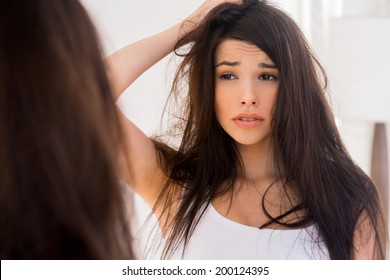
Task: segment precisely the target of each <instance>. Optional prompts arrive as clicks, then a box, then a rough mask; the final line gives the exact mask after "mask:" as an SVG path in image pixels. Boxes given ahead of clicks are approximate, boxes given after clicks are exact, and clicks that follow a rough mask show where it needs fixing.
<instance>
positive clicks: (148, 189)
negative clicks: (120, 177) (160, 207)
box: [119, 110, 167, 207]
mask: <svg viewBox="0 0 390 280" xmlns="http://www.w3.org/2000/svg"><path fill="white" fill-rule="evenodd" d="M119 115H120V121H121V126H122V129H123V130H124V134H125V141H126V148H127V149H126V152H127V155H125V156H126V164H125V166H124V168H125V170H123V172H124V173H125V176H124V177H125V180H126V183H127V184H128V185H129V186H130V187H131V188H132V189H133V190H134V191H135V192H137V193H138V194H139V195H140V196H141V197H142V198H143V199H144V200H145V201H146V202H147V203H148V204H149V205H150V206H151V207H153V206H154V204H155V202H156V201H157V198H158V196H159V195H160V192H161V190H162V188H163V186H164V184H165V181H166V179H167V178H166V175H165V173H164V172H163V170H162V168H161V165H160V161H159V156H158V151H157V149H156V147H155V145H154V144H153V142H152V141H151V140H150V139H149V137H147V135H145V133H143V132H142V131H141V130H140V129H139V128H138V127H137V126H136V125H135V124H134V123H132V122H131V121H130V120H128V119H127V118H126V116H125V115H124V114H123V113H122V112H121V111H120V110H119Z"/></svg>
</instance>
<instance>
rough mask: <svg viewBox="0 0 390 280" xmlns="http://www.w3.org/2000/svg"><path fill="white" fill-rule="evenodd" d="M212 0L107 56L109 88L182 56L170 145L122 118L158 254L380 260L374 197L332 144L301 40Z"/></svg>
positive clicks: (284, 19)
mask: <svg viewBox="0 0 390 280" xmlns="http://www.w3.org/2000/svg"><path fill="white" fill-rule="evenodd" d="M224 2H225V3H223V4H221V5H218V4H220V1H213V0H209V1H205V3H204V4H203V5H202V6H201V8H199V9H198V10H197V11H196V12H195V13H194V14H193V15H192V16H190V17H189V19H187V20H186V21H184V23H183V25H177V26H174V27H172V28H170V29H168V30H167V31H164V32H162V33H160V34H157V35H155V36H152V37H150V38H147V39H145V40H143V41H140V42H137V43H135V44H133V45H130V46H128V47H126V48H124V49H122V50H120V51H118V52H117V53H115V54H113V55H112V56H111V57H110V58H109V60H108V61H109V65H110V71H111V77H112V79H113V81H114V85H115V88H116V92H117V93H119V92H121V91H122V90H124V89H125V88H126V87H127V86H128V85H129V84H131V82H132V81H134V80H135V79H136V78H137V77H138V76H139V75H140V74H141V73H142V72H143V71H145V70H146V69H147V68H148V67H150V66H151V65H153V64H154V63H155V62H157V61H158V60H159V59H161V58H162V57H164V56H165V55H166V54H168V53H169V52H171V51H172V50H176V53H177V54H179V55H181V56H183V62H182V63H181V65H180V67H179V69H178V72H177V74H176V76H175V81H174V85H173V92H174V93H176V94H178V95H180V97H181V99H179V100H182V99H183V98H184V100H185V101H184V105H185V110H184V113H183V116H181V118H180V119H181V120H183V122H182V123H181V124H182V125H183V126H182V127H183V131H182V135H183V136H182V139H181V144H180V146H179V148H178V149H174V148H172V147H169V146H168V145H167V144H165V143H164V142H162V141H160V140H157V139H154V140H152V139H149V138H148V137H146V136H145V135H144V134H143V133H142V132H141V131H140V130H138V129H137V128H136V127H135V126H134V124H132V123H131V122H128V123H127V124H126V130H127V131H129V133H131V135H132V139H131V142H130V143H129V150H130V166H131V169H130V170H131V171H130V178H131V180H130V181H129V185H130V186H132V187H133V189H134V190H135V191H137V192H138V193H139V194H140V195H141V196H142V197H143V198H144V199H145V200H146V201H147V202H148V203H149V204H150V205H151V206H152V207H153V211H154V213H155V214H156V216H157V217H158V220H159V227H160V229H161V231H162V234H163V236H164V238H165V245H164V246H165V247H164V250H163V253H162V257H165V258H170V257H171V258H175V257H182V258H195V259H202V258H207V259H212V258H217V259H223V258H231V259H239V258H243V259H250V258H265V259H272V258H275V259H289V258H292V259H301V258H302V259H328V258H330V259H374V258H384V257H385V249H384V248H385V246H386V244H385V239H384V238H383V234H385V222H384V219H383V216H382V214H381V206H380V199H379V197H378V193H377V191H376V189H375V186H374V185H373V183H372V181H371V180H370V179H369V177H368V176H367V175H366V174H364V172H363V171H362V170H361V169H360V168H359V167H358V166H356V165H355V164H354V163H353V161H352V160H351V158H350V156H349V155H348V153H347V151H346V149H345V147H344V146H343V143H342V141H341V139H340V136H339V133H338V131H337V128H336V125H335V123H334V120H333V116H332V113H331V110H330V107H329V105H328V103H327V101H326V98H325V89H324V86H322V83H323V82H324V83H326V78H325V74H324V73H323V71H322V68H321V67H320V65H319V64H318V63H317V61H316V60H315V58H314V57H313V55H312V54H311V52H310V49H309V47H308V46H307V44H306V42H305V39H304V36H303V35H302V34H301V32H300V30H299V28H298V27H297V26H296V24H295V23H294V22H293V21H292V20H291V19H290V18H289V17H288V16H287V15H286V14H285V13H283V12H281V11H280V10H278V9H277V8H274V7H272V6H271V5H269V4H267V3H266V2H265V1H255V0H247V1H245V0H244V1H242V2H243V3H241V1H224ZM212 7H215V9H212V10H211V11H210V12H209V13H207V12H208V11H209V10H210V8H212ZM203 16H205V18H203ZM187 43H191V44H190V45H189V47H188V48H181V47H183V46H184V45H186V44H187ZM321 77H322V78H321ZM183 82H184V83H187V82H188V86H186V84H184V85H183ZM182 89H187V91H185V92H184V94H183V92H181V91H182ZM183 96H184V97H183ZM179 127H180V126H179Z"/></svg>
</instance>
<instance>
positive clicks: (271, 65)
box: [215, 60, 277, 69]
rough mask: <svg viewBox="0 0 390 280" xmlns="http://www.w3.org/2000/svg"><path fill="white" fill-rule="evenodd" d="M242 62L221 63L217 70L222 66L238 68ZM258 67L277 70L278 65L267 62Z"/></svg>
mask: <svg viewBox="0 0 390 280" xmlns="http://www.w3.org/2000/svg"><path fill="white" fill-rule="evenodd" d="M240 64H241V62H238V61H234V62H230V61H225V60H224V61H221V62H219V63H218V64H217V65H215V68H217V67H219V66H222V65H227V66H237V65H240ZM258 66H259V67H260V68H272V69H277V67H276V65H274V64H268V63H265V62H260V63H259V64H258Z"/></svg>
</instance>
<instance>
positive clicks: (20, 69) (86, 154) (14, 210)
mask: <svg viewBox="0 0 390 280" xmlns="http://www.w3.org/2000/svg"><path fill="white" fill-rule="evenodd" d="M0 21H1V27H0V29H1V30H0V41H1V44H0V61H1V63H0V149H1V151H0V165H1V166H0V227H1V231H0V232H1V233H0V257H1V259H128V258H133V253H132V248H131V245H130V233H129V228H128V221H127V217H126V214H125V213H126V212H125V210H126V209H125V207H124V203H123V201H122V199H123V198H122V195H123V187H122V186H121V183H120V182H119V181H118V178H119V177H120V176H125V174H124V173H122V172H120V171H119V170H120V168H121V167H122V166H124V164H125V162H126V161H125V160H126V158H125V157H124V156H123V154H126V150H125V144H124V143H125V141H124V135H123V133H122V130H121V125H120V122H119V116H118V112H117V109H116V105H115V102H114V99H113V97H112V93H111V89H110V85H109V82H108V78H107V75H106V68H105V65H104V63H103V59H102V54H101V51H100V47H99V41H98V39H97V36H96V32H95V29H94V26H93V25H92V23H91V20H90V18H89V17H88V14H87V13H86V11H85V9H84V8H83V7H82V5H81V4H80V3H79V1H77V0H57V1H45V0H35V1H32V0H27V1H22V0H16V1H7V2H6V3H4V4H3V5H2V7H1V9H0Z"/></svg>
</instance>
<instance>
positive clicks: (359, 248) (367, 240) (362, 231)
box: [352, 212, 378, 260]
mask: <svg viewBox="0 0 390 280" xmlns="http://www.w3.org/2000/svg"><path fill="white" fill-rule="evenodd" d="M377 238H378V236H377V234H376V230H375V228H374V225H373V224H372V221H371V219H370V217H369V216H368V215H367V213H366V212H363V213H362V214H361V216H360V217H359V219H358V222H357V223H356V227H355V232H354V236H353V254H352V259H355V260H372V259H376V258H377V251H376V250H377V248H376V247H377V245H376V244H377Z"/></svg>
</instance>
